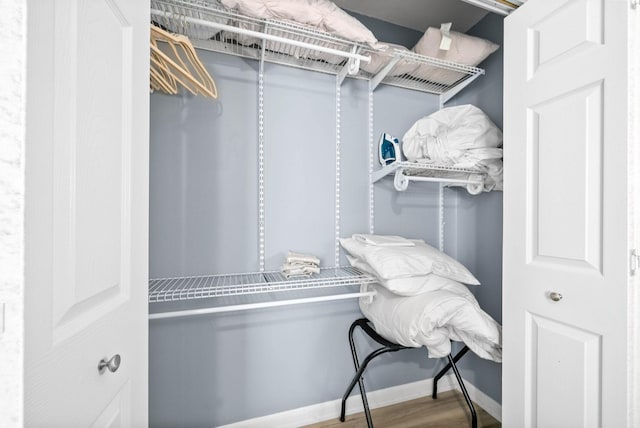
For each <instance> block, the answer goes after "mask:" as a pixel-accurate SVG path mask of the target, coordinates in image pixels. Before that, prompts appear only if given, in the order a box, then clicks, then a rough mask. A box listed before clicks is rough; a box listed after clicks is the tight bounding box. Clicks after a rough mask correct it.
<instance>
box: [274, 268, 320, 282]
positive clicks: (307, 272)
mask: <svg viewBox="0 0 640 428" xmlns="http://www.w3.org/2000/svg"><path fill="white" fill-rule="evenodd" d="M281 272H282V275H284V277H285V278H287V279H289V278H291V277H293V276H311V275H312V274H314V273H320V268H319V267H317V266H311V265H298V266H291V265H283V266H282V269H281Z"/></svg>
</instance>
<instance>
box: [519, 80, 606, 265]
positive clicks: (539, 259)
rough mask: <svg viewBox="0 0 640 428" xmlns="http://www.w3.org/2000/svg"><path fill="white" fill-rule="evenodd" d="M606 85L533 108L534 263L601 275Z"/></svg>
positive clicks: (530, 127) (531, 248)
mask: <svg viewBox="0 0 640 428" xmlns="http://www.w3.org/2000/svg"><path fill="white" fill-rule="evenodd" d="M602 93H603V87H602V81H599V82H594V83H592V84H589V85H587V86H586V87H581V88H576V89H572V90H569V91H568V92H566V93H563V94H560V95H555V96H554V97H553V98H552V99H548V100H544V101H542V102H540V103H538V104H536V105H533V106H530V107H529V110H528V113H527V128H528V131H527V146H528V147H527V150H529V152H530V162H529V163H528V168H529V170H528V171H527V173H528V176H529V180H530V181H529V182H530V185H531V186H532V189H531V191H530V192H529V193H528V194H529V195H530V198H529V200H528V201H527V218H528V219H530V224H529V225H528V226H527V230H528V231H529V234H528V239H527V241H528V253H529V257H528V259H529V260H530V263H534V264H535V263H550V264H554V265H555V266H556V267H563V266H564V267H569V268H580V269H583V270H587V271H588V270H594V271H596V272H597V273H601V272H602V204H603V199H602V177H603V170H602V167H603V165H602V153H603V134H602V121H603V98H602Z"/></svg>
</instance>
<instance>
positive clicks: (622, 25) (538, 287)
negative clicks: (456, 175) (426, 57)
mask: <svg viewBox="0 0 640 428" xmlns="http://www.w3.org/2000/svg"><path fill="white" fill-rule="evenodd" d="M629 11H630V2H629V1H627V0H531V1H528V2H527V3H526V4H525V5H524V6H523V7H521V8H520V9H519V10H518V11H516V12H515V13H513V14H512V15H511V16H509V17H508V18H506V20H505V36H504V38H505V73H504V74H505V104H504V123H505V129H504V131H505V132H504V136H505V138H504V141H505V143H504V145H505V159H504V161H505V179H504V182H505V192H504V272H503V274H504V282H503V323H504V338H503V340H504V364H503V391H502V409H503V424H504V426H505V427H507V428H509V427H513V428H524V427H563V428H569V427H600V426H604V427H625V426H627V419H626V418H627V410H628V409H627V406H628V403H627V399H626V397H627V386H628V382H629V380H628V378H627V375H628V373H629V372H628V370H629V367H628V362H627V356H628V340H627V337H628V336H627V334H628V333H627V325H628V324H627V323H628V317H629V310H628V308H627V301H628V292H629V287H628V284H629V279H630V278H629V264H628V262H629V242H628V219H629V217H628V215H629V214H628V207H629V204H628V200H627V189H628V182H627V180H628V178H627V172H628V171H627V154H628V148H629V141H628V136H627V78H628V76H627V68H626V65H627V58H626V54H627V43H628V41H627V14H628V13H629Z"/></svg>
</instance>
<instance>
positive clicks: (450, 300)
mask: <svg viewBox="0 0 640 428" xmlns="http://www.w3.org/2000/svg"><path fill="white" fill-rule="evenodd" d="M446 281H447V284H445V285H444V286H443V287H442V288H440V289H438V290H435V291H430V292H426V293H422V294H420V295H417V296H412V297H404V296H398V295H395V294H393V293H391V292H390V291H389V290H387V289H385V288H384V287H383V286H380V285H377V284H373V285H366V286H365V285H363V286H362V287H371V288H373V289H374V290H375V291H376V292H377V294H376V296H374V297H373V299H370V298H368V297H363V298H360V309H361V310H362V313H363V314H364V316H365V317H367V319H369V320H370V321H371V322H372V323H373V325H374V327H375V329H376V331H377V332H378V333H379V334H380V335H381V336H383V337H384V338H386V339H387V340H390V341H392V342H394V343H398V344H400V345H403V346H408V347H415V348H417V347H421V346H425V347H426V348H427V351H428V353H429V357H430V358H440V357H445V356H447V355H448V354H450V353H451V342H450V340H454V341H462V342H464V343H465V344H466V345H467V346H468V347H469V349H471V350H472V351H473V352H475V353H476V354H477V355H478V356H480V357H482V358H485V359H488V360H492V361H496V362H501V361H502V328H501V327H500V325H499V324H498V323H497V322H496V321H495V320H494V319H493V318H491V317H490V316H489V315H488V314H487V313H486V312H484V311H483V310H482V309H481V308H480V305H478V302H477V301H476V299H475V297H474V296H473V294H471V292H470V291H469V290H468V289H467V288H466V287H465V286H464V285H462V284H459V283H457V282H455V281H451V280H446Z"/></svg>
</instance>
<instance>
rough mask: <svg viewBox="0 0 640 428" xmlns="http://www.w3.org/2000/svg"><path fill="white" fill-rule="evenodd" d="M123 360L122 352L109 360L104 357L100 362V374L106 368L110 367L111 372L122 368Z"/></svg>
mask: <svg viewBox="0 0 640 428" xmlns="http://www.w3.org/2000/svg"><path fill="white" fill-rule="evenodd" d="M121 360H122V358H120V354H116V355H114V356H113V357H111V358H110V359H109V360H107V359H106V358H103V359H101V360H100V362H99V363H98V371H99V372H100V374H102V372H104V369H109V371H110V372H111V373H115V371H116V370H118V368H120V361H121Z"/></svg>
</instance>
